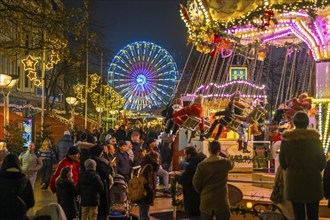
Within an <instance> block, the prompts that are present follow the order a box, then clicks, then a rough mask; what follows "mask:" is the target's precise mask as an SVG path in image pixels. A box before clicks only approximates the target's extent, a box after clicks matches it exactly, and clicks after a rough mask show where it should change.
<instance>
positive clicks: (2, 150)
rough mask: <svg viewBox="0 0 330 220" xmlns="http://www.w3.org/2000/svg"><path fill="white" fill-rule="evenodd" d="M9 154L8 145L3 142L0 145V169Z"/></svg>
mask: <svg viewBox="0 0 330 220" xmlns="http://www.w3.org/2000/svg"><path fill="white" fill-rule="evenodd" d="M8 154H9V152H8V149H7V146H6V143H5V142H2V143H0V169H1V166H2V163H3V160H4V159H5V157H6V156H7V155H8Z"/></svg>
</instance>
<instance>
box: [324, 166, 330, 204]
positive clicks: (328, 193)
mask: <svg viewBox="0 0 330 220" xmlns="http://www.w3.org/2000/svg"><path fill="white" fill-rule="evenodd" d="M323 191H324V197H325V198H326V199H328V208H330V160H328V162H327V165H326V167H325V169H324V173H323Z"/></svg>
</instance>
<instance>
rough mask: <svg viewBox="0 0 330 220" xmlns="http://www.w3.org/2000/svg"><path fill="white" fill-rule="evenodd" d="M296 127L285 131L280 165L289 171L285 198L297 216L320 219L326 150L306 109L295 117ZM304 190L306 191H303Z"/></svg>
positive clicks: (286, 177) (297, 217)
mask: <svg viewBox="0 0 330 220" xmlns="http://www.w3.org/2000/svg"><path fill="white" fill-rule="evenodd" d="M293 124H294V125H295V129H294V130H290V131H287V132H285V133H284V134H283V140H282V143H281V147H280V165H281V167H282V168H283V170H285V171H286V172H285V178H284V179H285V192H284V194H285V198H286V199H287V200H289V201H291V202H292V207H293V211H294V216H295V219H296V220H298V219H305V211H307V216H308V219H318V211H319V202H320V200H321V199H322V198H323V189H322V176H321V171H322V170H323V169H324V168H325V165H326V159H325V155H324V149H323V148H322V144H321V141H320V134H319V132H318V131H317V130H313V129H307V127H308V124H309V121H308V115H307V114H306V113H305V112H302V111H298V112H297V113H296V114H295V115H294V117H293ZM302 192H303V193H302Z"/></svg>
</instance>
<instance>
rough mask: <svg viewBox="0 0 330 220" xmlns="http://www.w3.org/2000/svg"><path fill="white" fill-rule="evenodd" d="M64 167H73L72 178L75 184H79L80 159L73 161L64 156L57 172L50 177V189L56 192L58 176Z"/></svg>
mask: <svg viewBox="0 0 330 220" xmlns="http://www.w3.org/2000/svg"><path fill="white" fill-rule="evenodd" d="M63 167H71V168H72V178H73V181H74V184H75V185H77V183H78V178H79V161H76V162H75V161H73V160H71V159H70V158H69V157H68V156H66V157H64V159H63V160H61V162H60V163H59V164H58V166H57V168H56V171H55V173H54V174H53V175H52V177H51V178H50V183H49V187H50V190H51V191H52V192H53V193H55V192H56V183H55V181H56V178H57V177H58V176H59V175H60V173H61V170H62V168H63Z"/></svg>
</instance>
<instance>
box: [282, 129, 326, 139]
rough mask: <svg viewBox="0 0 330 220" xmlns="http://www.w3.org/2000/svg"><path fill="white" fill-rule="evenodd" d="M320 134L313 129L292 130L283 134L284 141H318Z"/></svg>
mask: <svg viewBox="0 0 330 220" xmlns="http://www.w3.org/2000/svg"><path fill="white" fill-rule="evenodd" d="M319 139H320V133H319V132H318V131H317V130H315V129H294V130H290V131H286V132H285V133H284V134H283V140H284V141H297V140H319Z"/></svg>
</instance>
